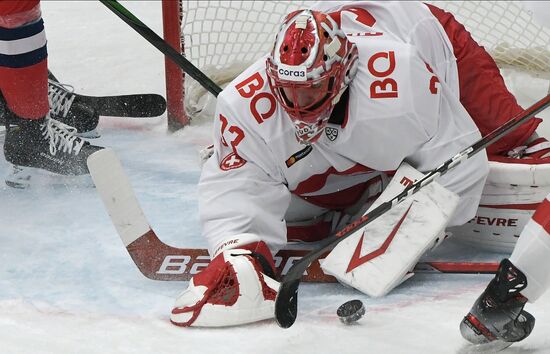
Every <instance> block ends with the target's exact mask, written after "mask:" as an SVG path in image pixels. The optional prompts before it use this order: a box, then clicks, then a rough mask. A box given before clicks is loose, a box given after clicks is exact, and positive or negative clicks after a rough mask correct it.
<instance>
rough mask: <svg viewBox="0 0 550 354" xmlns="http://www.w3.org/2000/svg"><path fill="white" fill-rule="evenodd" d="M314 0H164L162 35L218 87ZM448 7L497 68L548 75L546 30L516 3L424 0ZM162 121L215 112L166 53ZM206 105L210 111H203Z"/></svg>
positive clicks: (172, 125)
mask: <svg viewBox="0 0 550 354" xmlns="http://www.w3.org/2000/svg"><path fill="white" fill-rule="evenodd" d="M313 3H314V2H313V1H249V0H245V1H221V0H210V1H206V0H198V1H191V0H162V6H163V8H162V10H163V11H162V13H163V29H164V38H165V40H166V41H167V42H168V43H169V44H170V45H172V46H173V47H174V48H175V49H176V50H179V51H180V52H181V53H182V54H184V55H185V56H186V58H187V59H188V60H190V61H191V62H192V63H193V64H194V65H196V66H197V67H198V68H199V69H200V70H202V71H203V72H204V73H205V74H206V75H207V76H209V77H210V78H211V79H212V80H213V81H214V82H216V83H217V84H218V85H220V86H222V87H223V86H224V85H225V84H227V83H229V82H230V81H231V80H232V79H233V78H235V77H236V76H237V75H238V74H240V73H241V72H242V71H243V70H244V69H245V68H246V67H247V66H248V65H250V64H251V63H253V62H254V61H255V60H257V59H258V58H260V57H261V56H263V55H265V54H267V53H268V52H269V51H270V50H271V46H272V45H273V43H272V42H273V40H274V36H275V33H276V32H277V29H278V26H279V24H280V22H281V20H282V18H283V17H284V16H285V15H286V14H288V13H289V12H292V11H294V10H297V9H299V8H304V7H308V5H310V4H313ZM428 3H431V4H433V5H435V6H438V7H440V8H442V9H444V10H446V11H449V12H451V13H452V14H453V15H454V16H455V17H456V18H457V20H458V21H460V22H461V23H462V24H464V25H465V27H466V29H467V30H468V31H470V32H471V33H472V36H473V37H474V39H475V40H476V41H477V42H478V43H479V44H480V45H483V46H484V47H485V48H486V49H487V50H488V51H489V53H490V54H491V56H492V57H493V59H495V61H496V63H497V64H498V66H499V67H500V68H501V69H514V70H518V71H521V72H527V73H529V74H531V75H533V76H535V77H543V78H545V79H550V30H549V29H548V28H544V27H542V26H541V25H539V24H537V22H536V21H535V20H534V19H533V17H532V14H531V12H530V11H529V10H527V9H525V8H524V7H523V6H522V4H521V2H519V1H428ZM165 67H166V91H167V92H166V98H167V111H168V125H169V129H170V130H177V129H179V128H181V127H183V126H185V125H186V124H188V123H189V121H190V120H191V119H208V118H212V117H211V116H212V115H213V113H214V112H213V109H212V106H213V104H212V103H213V102H214V100H215V99H214V98H213V97H212V95H210V94H209V93H207V91H206V90H205V89H203V88H202V87H201V86H200V85H199V84H198V83H197V82H195V81H194V80H192V79H190V78H189V79H187V80H185V75H184V73H182V71H181V69H180V68H179V67H177V66H176V65H175V64H173V63H171V62H170V60H169V59H166V64H165ZM209 107H210V109H209Z"/></svg>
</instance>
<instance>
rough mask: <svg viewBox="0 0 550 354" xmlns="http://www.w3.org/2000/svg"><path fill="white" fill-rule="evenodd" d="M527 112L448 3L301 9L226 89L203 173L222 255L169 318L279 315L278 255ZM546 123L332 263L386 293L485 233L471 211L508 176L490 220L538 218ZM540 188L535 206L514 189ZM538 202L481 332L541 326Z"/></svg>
mask: <svg viewBox="0 0 550 354" xmlns="http://www.w3.org/2000/svg"><path fill="white" fill-rule="evenodd" d="M519 112H522V108H521V107H520V106H519V105H518V104H517V102H516V100H515V98H514V97H513V96H512V95H511V93H510V92H509V91H508V90H507V89H506V87H505V85H504V82H503V79H502V77H501V76H500V73H499V70H498V68H497V67H496V65H495V63H494V61H493V60H492V59H491V57H490V56H489V55H488V54H487V53H486V52H485V50H484V49H483V48H482V47H481V46H479V45H477V43H476V42H475V41H474V40H473V39H472V38H471V36H470V34H469V33H468V32H467V31H466V30H465V29H464V27H463V26H462V25H461V24H460V23H458V22H457V21H456V20H455V19H454V17H453V16H452V15H451V14H449V13H446V12H444V11H442V10H440V9H438V8H436V7H433V6H430V5H426V4H423V3H418V2H329V1H325V2H322V3H319V4H317V5H316V6H314V7H313V8H312V9H309V10H300V11H296V12H293V13H291V14H289V15H288V16H287V17H286V18H285V19H284V21H283V23H282V24H281V26H280V29H279V32H278V33H277V35H276V38H275V39H274V45H273V50H272V51H271V53H270V54H269V55H267V56H266V57H264V58H261V59H259V60H258V61H257V62H256V63H254V64H253V65H252V66H250V67H249V68H248V69H247V70H245V71H244V72H243V73H242V74H241V75H239V76H238V77H237V78H236V79H235V80H233V81H232V83H231V84H230V85H229V86H227V88H226V89H225V90H224V91H223V92H222V93H221V94H220V95H219V97H218V101H217V107H216V115H215V123H214V125H215V129H214V130H215V141H214V147H213V154H212V156H211V157H210V158H209V159H208V160H207V161H206V163H205V165H204V168H203V172H202V176H201V180H200V184H199V202H200V217H201V224H202V230H203V235H204V237H205V238H206V239H207V241H208V244H209V251H210V254H211V257H212V262H211V263H210V265H209V266H208V267H207V268H206V269H205V270H203V271H202V272H201V273H199V274H198V275H196V276H195V277H194V278H193V279H192V280H191V281H190V283H189V286H188V288H187V289H186V290H185V291H183V293H182V294H181V295H180V296H179V297H178V298H177V300H176V303H175V306H174V308H173V310H172V313H171V321H172V322H173V323H174V324H176V325H179V326H229V325H238V324H244V323H250V322H254V321H259V320H263V319H269V318H273V311H274V300H275V297H276V294H277V290H278V282H277V280H276V279H275V276H274V262H273V257H272V255H273V254H274V253H276V252H277V251H278V250H280V249H281V248H283V247H284V246H285V245H286V244H287V243H288V242H296V241H299V242H315V241H319V240H321V239H323V238H325V237H327V236H328V235H329V234H331V233H333V232H334V231H336V230H340V229H342V228H343V227H344V226H345V225H347V224H349V223H350V222H351V221H353V220H355V219H357V218H358V217H360V216H361V215H363V214H364V213H365V212H367V210H369V208H372V207H374V206H376V205H378V203H380V202H382V201H384V200H388V199H390V198H391V197H393V196H394V195H395V194H396V193H397V192H399V191H400V190H402V189H403V188H404V186H406V185H408V184H410V183H413V182H414V180H415V179H418V178H419V177H420V176H422V173H423V172H427V171H430V170H432V169H434V168H436V167H437V166H439V165H440V164H441V163H442V162H444V161H446V160H447V159H449V158H450V157H452V156H454V155H455V154H456V153H457V152H459V151H461V150H462V149H464V148H466V147H468V146H470V145H471V144H472V143H474V142H476V141H477V140H479V139H480V138H481V136H482V135H485V134H487V133H488V132H491V131H492V130H494V129H495V128H497V127H499V126H501V125H502V124H503V123H505V122H506V121H508V120H509V119H510V118H511V117H513V116H515V115H516V114H518V113H519ZM539 123H540V120H539V119H537V118H532V119H530V120H528V121H527V122H526V123H524V124H523V125H521V126H520V127H519V128H517V129H516V130H514V131H513V132H511V133H510V134H508V135H506V136H505V137H504V138H502V139H501V140H499V141H497V142H496V143H494V144H493V145H491V146H490V147H489V148H488V149H487V153H485V152H484V151H483V152H481V153H478V154H477V155H474V156H473V157H471V158H469V159H468V160H466V161H464V162H463V163H462V164H461V165H460V166H458V167H457V168H455V169H453V170H451V171H449V173H447V174H445V175H444V176H442V177H441V178H439V179H438V180H437V182H435V183H432V184H430V185H429V186H427V187H426V188H423V189H422V190H421V191H419V192H418V193H416V194H414V195H413V196H411V197H409V198H408V199H407V200H405V201H404V202H402V203H400V204H398V205H397V206H395V207H394V208H392V209H391V210H390V211H389V212H387V213H386V214H384V215H383V216H382V217H380V218H379V219H377V220H376V221H374V222H373V223H371V224H369V225H368V226H367V227H366V228H365V229H362V230H360V231H359V232H357V233H356V235H352V236H350V237H349V238H348V239H346V240H345V241H344V242H341V243H340V244H339V245H338V246H337V247H336V248H335V249H334V250H333V251H332V252H331V253H330V254H329V256H328V257H327V258H326V259H325V261H324V262H323V265H322V266H323V269H324V270H325V272H327V273H330V274H332V275H334V276H335V277H336V278H337V279H338V280H339V281H340V282H342V283H345V284H348V285H351V286H353V287H355V288H357V289H359V290H361V291H363V292H365V293H366V294H369V295H371V296H382V295H385V294H387V293H388V292H390V291H391V290H392V289H393V288H394V287H396V286H398V285H399V284H400V283H401V282H403V281H404V280H405V278H406V277H407V273H408V271H409V270H410V269H411V268H412V267H413V266H414V265H415V264H416V262H417V261H418V260H419V258H420V257H421V256H422V254H424V253H425V252H426V251H427V250H429V249H431V248H432V247H434V245H436V244H437V243H438V242H439V241H441V240H442V239H443V237H442V236H443V234H444V230H445V229H447V228H450V227H464V228H465V229H464V230H465V232H464V233H468V234H475V233H477V232H476V231H478V228H479V227H478V226H479V224H475V223H474V224H472V223H471V222H470V223H469V221H470V220H472V219H474V220H475V218H474V217H476V211H477V210H478V205H479V204H480V201H481V200H482V198H483V200H485V198H489V197H490V195H492V194H491V193H490V190H489V188H493V186H494V185H497V187H495V188H501V189H502V190H501V192H502V195H501V196H499V197H498V198H501V200H500V201H499V202H498V203H492V204H493V205H496V204H498V205H504V206H506V207H505V208H497V207H495V208H492V209H491V213H493V214H491V215H492V217H496V218H498V217H499V213H512V214H514V213H515V214H517V219H518V221H517V223H516V225H515V226H517V230H514V231H511V232H510V235H511V236H510V237H508V238H509V239H513V238H514V236H513V235H515V234H516V233H519V232H520V231H521V230H520V229H521V227H522V225H521V224H523V225H525V224H526V223H528V221H529V219H530V217H531V214H532V213H533V210H531V212H530V213H529V212H527V213H525V212H524V211H525V209H524V208H523V207H519V206H518V205H523V204H529V205H533V208H534V206H536V205H537V204H538V203H540V201H542V200H543V199H544V195H545V193H548V192H549V191H550V190H549V188H548V187H547V185H548V183H547V181H546V180H545V178H546V177H545V176H547V175H548V172H546V169H547V167H546V163H547V162H550V160H548V159H547V156H550V144H549V143H548V142H547V141H546V139H544V138H542V137H538V136H537V134H536V128H537V125H538V124H539ZM488 156H489V159H490V160H491V161H495V163H491V167H490V164H489V159H488ZM525 172H527V173H525ZM488 176H489V177H488ZM486 181H488V182H487V183H486ZM534 184H536V185H537V186H538V187H540V188H537V189H536V196H535V195H534V194H535V193H534V192H533V193H525V197H526V198H527V195H529V198H531V197H532V198H531V199H529V201H527V200H525V199H523V198H524V195H522V194H521V193H519V192H518V193H516V192H515V189H514V188H516V187H517V188H518V189H521V188H524V187H525V188H526V187H527V186H532V185H534ZM511 185H514V186H515V187H511ZM484 188H485V189H484ZM532 189H533V190H534V188H532ZM484 190H485V192H484ZM543 205H545V204H542V205H541V207H540V208H543ZM540 208H539V210H537V212H536V213H535V216H537V215H538V217H537V218H534V219H533V220H534V221H529V223H530V224H532V223H535V224H536V225H535V224H532V225H531V226H532V227H526V228H525V230H524V232H523V234H522V236H521V238H520V241H519V242H518V247H516V250H515V251H514V253H513V254H512V257H510V260H505V261H503V263H502V266H501V268H500V269H499V274H498V275H497V277H496V278H495V281H494V282H493V283H494V284H493V283H492V284H493V285H490V286H489V288H488V290H487V291H486V293H484V295H483V296H487V297H489V298H490V299H491V300H492V303H491V305H490V306H492V308H488V307H487V306H489V305H485V304H482V303H476V305H474V308H473V309H472V311H471V313H470V314H469V315H468V316H467V318H469V319H470V320H469V322H467V325H465V327H467V328H469V329H471V332H472V333H474V332H475V333H481V334H480V335H479V336H476V337H473V336H472V335H471V333H469V332H468V331H467V330H466V329H464V328H463V333H464V336H465V337H466V338H467V339H469V340H470V341H473V342H480V341H492V340H495V339H498V340H502V341H505V342H512V341H518V340H521V339H523V338H525V337H526V336H527V335H529V332H530V330H531V329H532V325H533V321H534V319H533V318H532V317H531V316H528V315H527V313H526V312H525V311H523V305H524V304H525V302H526V301H527V299H529V300H532V301H534V300H535V299H536V298H537V297H538V296H539V295H540V293H541V292H542V291H544V289H546V287H547V285H548V283H549V282H550V278H549V276H548V275H547V274H544V272H541V271H540V269H546V266H544V265H545V264H547V263H548V262H550V257H545V256H544V255H545V254H548V253H549V252H550V249H549V248H550V238H548V237H547V236H548V235H546V236H543V235H541V231H540V229H541V226H540V225H543V226H544V225H545V223H546V222H547V221H545V220H547V218H546V214H545V212H544V210H542V209H540ZM480 210H482V209H480ZM480 212H481V211H480ZM515 214H514V215H515ZM477 217H478V219H479V218H481V217H483V216H482V215H478V216H477ZM485 217H487V216H485ZM503 218H504V217H503ZM520 219H521V220H520ZM483 226H487V225H483ZM493 226H494V227H497V226H496V225H493ZM499 227H500V226H499ZM491 230H492V229H491V228H490V227H485V228H484V229H483V230H482V231H483V232H490V231H491ZM495 242H496V241H495ZM520 244H521V245H520ZM520 246H521V247H520ZM523 254H531V255H535V256H537V257H538V258H537V259H536V260H535V259H531V260H530V261H529V262H526V261H524V260H523ZM534 263H538V266H537V267H535V266H534ZM512 274H513V275H514V277H515V279H517V281H511V280H510V278H511V275H512ZM518 284H519V285H518ZM463 327H464V326H463Z"/></svg>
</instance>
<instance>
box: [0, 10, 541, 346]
mask: <svg viewBox="0 0 550 354" xmlns="http://www.w3.org/2000/svg"><path fill="white" fill-rule="evenodd" d="M123 5H124V6H126V7H127V8H128V9H130V10H131V11H133V12H134V14H135V15H136V16H137V17H139V18H140V19H141V20H142V21H143V22H145V23H146V24H148V25H149V26H150V27H151V28H152V29H153V30H155V31H156V32H157V33H161V32H162V23H161V3H160V1H152V2H149V1H139V2H134V1H131V2H124V3H123ZM42 9H43V17H44V20H45V25H46V32H47V36H48V51H49V66H50V69H51V70H52V72H53V73H54V74H55V75H56V76H57V77H58V79H60V81H62V82H65V83H68V84H71V85H73V86H74V88H75V90H76V92H78V93H82V94H87V95H115V94H129V93H149V92H151V93H159V94H162V95H164V59H163V56H162V55H161V54H160V53H159V52H158V51H157V50H156V49H155V48H154V47H152V46H151V45H150V44H149V43H147V42H146V41H145V40H144V39H143V38H141V37H140V36H139V35H138V34H137V33H135V32H134V31H133V30H132V29H131V28H130V27H128V25H126V24H125V23H123V22H122V21H121V20H120V19H118V18H117V17H116V16H115V15H113V14H112V13H111V12H110V11H109V10H107V8H105V7H104V6H103V5H101V4H100V3H99V2H96V1H78V2H77V1H75V2H68V1H44V2H43V4H42ZM508 83H509V84H510V85H511V86H513V89H514V92H516V93H517V94H518V98H519V100H520V102H521V103H522V104H523V105H524V106H527V105H530V104H532V103H534V102H535V101H536V100H537V99H540V98H542V97H543V96H544V95H545V94H546V91H547V89H548V82H547V81H544V80H540V79H532V78H530V77H527V76H514V77H512V78H511V79H510V80H509V81H508ZM540 117H541V118H546V119H549V118H550V110H548V111H547V112H545V113H544V114H541V115H540ZM165 119H166V117H165V116H163V117H160V118H154V119H143V118H141V119H128V118H112V117H104V118H102V119H101V122H100V126H99V131H100V133H101V135H102V137H101V138H99V139H97V140H95V141H94V143H96V144H99V145H103V146H109V147H111V148H113V149H114V150H115V151H116V152H117V154H118V156H119V157H120V159H121V161H122V163H123V165H124V167H125V169H126V172H127V174H128V176H129V178H130V180H131V181H132V184H133V186H134V188H135V190H136V193H137V197H138V199H139V200H140V202H141V204H142V207H143V209H144V211H145V214H146V215H147V217H148V219H149V221H150V223H151V225H152V226H153V227H154V228H155V230H156V231H157V234H158V236H159V237H160V238H161V239H162V240H163V241H165V242H166V243H169V244H172V245H175V246H179V247H205V243H204V242H203V241H202V240H201V238H200V237H199V226H198V213H197V188H196V185H197V181H198V179H199V175H200V164H199V156H198V151H199V150H200V149H201V148H203V147H204V146H205V145H208V144H209V143H210V125H209V124H208V123H203V124H197V125H194V126H191V127H188V128H185V129H184V131H182V132H179V133H177V134H175V135H169V134H167V133H166V121H165ZM549 127H550V123H549V122H544V123H543V127H542V129H540V132H542V134H543V135H545V136H547V137H548V136H550V129H549ZM7 173H8V164H7V163H6V161H5V160H4V158H3V157H1V158H0V175H2V176H4V175H6V174H7ZM0 225H1V228H0V260H1V264H0V353H6V354H12V353H28V354H31V353H32V354H38V353H55V354H58V353H143V354H146V353H147V354H148V353H193V354H195V353H197V354H198V353H200V354H206V353H209V354H210V353H212V354H233V353H243V354H244V353H247V354H259V353H261V354H283V353H284V354H307V353H315V354H336V353H338V354H339V353H342V354H351V353H365V354H366V353H377V354H378V353H392V354H394V353H403V354H412V353H419V354H420V353H422V354H426V353H434V354H439V353H470V352H475V351H474V349H472V348H471V347H468V346H467V345H466V342H465V341H464V340H463V339H462V337H461V336H460V333H459V331H458V325H459V322H460V320H461V319H462V316H464V314H465V313H466V312H467V311H468V310H469V308H470V306H471V305H472V303H473V302H474V300H475V298H476V297H477V296H478V295H479V294H480V293H481V291H482V290H483V289H484V288H485V286H486V284H487V282H488V281H489V279H491V276H489V275H450V274H447V275H444V274H418V275H416V276H414V277H413V278H412V279H410V280H408V281H407V282H406V283H404V284H403V285H402V286H400V287H399V288H398V289H396V290H395V291H394V292H392V293H391V294H390V295H389V296H387V297H385V298H383V299H369V298H368V297H367V296H366V295H362V294H360V293H359V292H358V291H355V290H352V289H348V288H344V287H343V286H341V285H338V284H329V285H321V284H302V285H301V287H300V309H299V314H298V320H297V322H296V324H295V325H294V326H293V327H291V328H290V329H286V330H285V329H281V328H279V327H278V326H277V324H276V323H275V322H273V321H265V322H262V323H257V324H253V325H248V326H240V327H236V328H227V329H194V328H193V329H184V328H178V327H175V326H173V325H171V324H170V323H169V313H170V310H171V308H172V305H173V302H174V299H175V297H176V296H177V294H178V293H179V292H180V291H181V290H183V289H184V288H185V287H186V283H184V282H159V281H153V280H149V279H146V278H145V277H143V276H142V275H141V274H140V273H139V272H138V270H137V268H136V267H135V265H134V264H133V262H132V260H131V259H130V257H129V255H128V253H127V252H126V249H125V248H124V246H123V244H122V242H121V241H120V239H119V237H118V236H117V234H116V231H115V228H114V227H113V226H112V224H111V222H110V220H109V218H108V215H107V213H106V211H105V210H104V208H103V204H102V203H101V201H100V199H99V196H98V194H97V192H96V191H95V189H93V188H53V189H30V190H14V189H10V188H8V187H7V186H5V184H4V183H3V182H2V183H0ZM451 243H452V242H450V244H449V245H448V246H447V247H450V246H453V249H458V252H459V253H458V255H457V257H460V258H461V259H468V257H469V252H472V254H474V253H475V255H476V256H479V254H478V253H477V252H475V251H471V250H468V249H467V248H464V247H459V246H456V247H454V246H455V245H453V244H451ZM442 247H445V246H442ZM448 249H450V248H448ZM440 252H445V248H443V249H442V250H441V251H440ZM484 256H485V255H484ZM486 257H487V258H488V259H492V260H498V259H499V258H500V255H496V254H493V255H490V254H489V255H486ZM353 298H358V299H361V300H362V301H363V302H364V303H365V305H366V307H367V313H366V315H365V316H364V318H363V319H362V320H361V321H359V322H358V323H357V324H356V325H353V326H344V325H342V324H341V323H340V322H339V320H338V318H337V316H336V309H337V307H338V306H339V305H340V304H341V303H343V302H345V301H348V300H350V299H353ZM526 310H528V311H530V312H531V313H532V314H533V315H534V316H535V317H536V319H537V323H536V326H535V329H534V331H533V333H532V335H531V336H530V337H529V338H527V339H526V340H525V341H523V342H521V343H519V344H515V345H513V346H511V347H510V348H508V349H507V350H506V351H504V353H529V354H535V353H550V337H549V335H548V334H549V333H550V293H546V294H545V295H544V296H543V297H542V298H541V299H540V300H539V301H538V302H537V303H535V304H528V305H527V307H526Z"/></svg>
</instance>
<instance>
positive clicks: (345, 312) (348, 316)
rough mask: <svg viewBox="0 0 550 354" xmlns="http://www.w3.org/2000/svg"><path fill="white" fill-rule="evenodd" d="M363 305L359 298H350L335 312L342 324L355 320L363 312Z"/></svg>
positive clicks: (361, 315)
mask: <svg viewBox="0 0 550 354" xmlns="http://www.w3.org/2000/svg"><path fill="white" fill-rule="evenodd" d="M365 311H366V310H365V306H363V302H362V301H361V300H351V301H348V302H345V303H343V304H342V305H340V307H338V311H336V314H337V315H338V318H339V319H340V321H341V322H342V323H343V324H347V325H349V324H352V323H355V322H357V321H358V320H359V319H360V318H361V317H363V315H364V314H365Z"/></svg>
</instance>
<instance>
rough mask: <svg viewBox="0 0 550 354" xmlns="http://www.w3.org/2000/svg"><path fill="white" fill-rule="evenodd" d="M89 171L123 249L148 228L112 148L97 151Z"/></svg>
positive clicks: (90, 161)
mask: <svg viewBox="0 0 550 354" xmlns="http://www.w3.org/2000/svg"><path fill="white" fill-rule="evenodd" d="M87 163H88V169H89V170H90V175H91V176H92V180H93V181H94V184H95V186H96V189H97V192H98V193H99V195H100V197H101V200H102V201H103V204H104V205H105V208H106V209H107V212H108V213H109V216H110V218H111V221H112V222H113V224H114V226H115V228H116V230H117V232H118V234H119V235H120V238H121V239H122V242H123V243H124V246H128V245H129V244H131V243H132V242H134V241H135V240H136V239H138V238H139V237H141V236H143V235H144V234H146V233H147V232H149V230H150V229H151V228H150V226H149V223H148V222H147V219H146V218H145V215H144V214H143V211H142V210H141V207H140V205H139V202H138V200H137V198H136V196H135V193H134V190H133V189H132V186H131V184H130V180H129V179H128V176H127V175H126V173H125V172H124V170H123V169H122V165H121V163H120V160H119V159H118V157H117V156H116V154H115V152H114V151H113V150H112V149H109V148H106V149H102V150H99V151H97V152H95V153H93V154H92V155H90V156H89V157H88V161H87Z"/></svg>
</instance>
